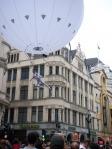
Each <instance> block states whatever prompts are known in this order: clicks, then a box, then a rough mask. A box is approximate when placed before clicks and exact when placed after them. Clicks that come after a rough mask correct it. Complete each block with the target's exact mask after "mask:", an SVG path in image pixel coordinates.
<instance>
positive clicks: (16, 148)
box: [12, 138, 20, 149]
mask: <svg viewBox="0 0 112 149" xmlns="http://www.w3.org/2000/svg"><path fill="white" fill-rule="evenodd" d="M12 149H20V143H19V140H18V139H17V138H15V139H14V142H13V145H12Z"/></svg>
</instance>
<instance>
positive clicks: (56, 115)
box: [55, 109, 58, 122]
mask: <svg viewBox="0 0 112 149" xmlns="http://www.w3.org/2000/svg"><path fill="white" fill-rule="evenodd" d="M55 122H58V109H55Z"/></svg>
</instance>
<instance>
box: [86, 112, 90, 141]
mask: <svg viewBox="0 0 112 149" xmlns="http://www.w3.org/2000/svg"><path fill="white" fill-rule="evenodd" d="M86 121H87V128H88V135H87V137H88V139H90V138H91V132H90V123H91V113H90V111H89V110H88V112H87V114H86Z"/></svg>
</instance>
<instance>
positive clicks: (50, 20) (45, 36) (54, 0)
mask: <svg viewBox="0 0 112 149" xmlns="http://www.w3.org/2000/svg"><path fill="white" fill-rule="evenodd" d="M55 3H56V0H53V4H52V11H51V17H50V19H49V23H48V26H47V28H48V29H47V32H46V33H45V35H44V39H43V40H42V41H43V43H45V40H46V39H48V36H49V33H50V32H49V27H50V26H51V23H52V19H53V14H54V8H55ZM50 29H51V28H50ZM49 43H50V42H49ZM49 43H48V44H49ZM48 48H49V49H50V47H49V46H48ZM46 52H47V50H46ZM51 52H52V50H51ZM47 53H48V52H47ZM49 53H50V52H49Z"/></svg>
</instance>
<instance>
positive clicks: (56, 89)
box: [55, 86, 59, 98]
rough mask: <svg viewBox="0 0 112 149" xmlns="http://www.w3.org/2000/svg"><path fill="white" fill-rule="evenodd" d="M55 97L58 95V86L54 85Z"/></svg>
mask: <svg viewBox="0 0 112 149" xmlns="http://www.w3.org/2000/svg"><path fill="white" fill-rule="evenodd" d="M55 97H56V98H57V97H59V87H58V86H56V87H55Z"/></svg>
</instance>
